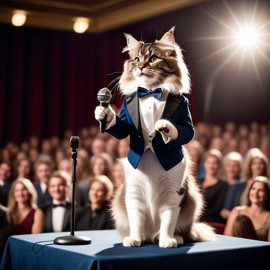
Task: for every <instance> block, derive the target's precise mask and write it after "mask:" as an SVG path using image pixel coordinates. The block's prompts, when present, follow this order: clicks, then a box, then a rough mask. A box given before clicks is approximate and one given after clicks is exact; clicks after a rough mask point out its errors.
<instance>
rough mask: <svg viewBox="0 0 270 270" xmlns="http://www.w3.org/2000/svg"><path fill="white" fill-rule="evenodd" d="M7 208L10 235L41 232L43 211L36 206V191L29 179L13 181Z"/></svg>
mask: <svg viewBox="0 0 270 270" xmlns="http://www.w3.org/2000/svg"><path fill="white" fill-rule="evenodd" d="M7 208H8V219H9V224H10V231H11V234H12V235H17V234H30V233H42V232H43V213H42V211H41V210H40V209H39V208H38V207H37V192H36V190H35V188H34V186H33V184H32V182H31V181H30V180H29V179H26V178H19V179H17V180H16V181H14V182H13V184H12V186H11V189H10V192H9V197H8V207H7Z"/></svg>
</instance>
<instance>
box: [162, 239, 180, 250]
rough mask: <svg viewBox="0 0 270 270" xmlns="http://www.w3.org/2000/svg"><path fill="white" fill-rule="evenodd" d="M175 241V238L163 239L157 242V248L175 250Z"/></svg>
mask: <svg viewBox="0 0 270 270" xmlns="http://www.w3.org/2000/svg"><path fill="white" fill-rule="evenodd" d="M177 244H178V243H177V240H176V239H175V238H165V239H163V240H159V247H161V248H175V247H177Z"/></svg>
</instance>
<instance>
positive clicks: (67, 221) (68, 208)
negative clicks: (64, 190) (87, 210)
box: [62, 203, 71, 232]
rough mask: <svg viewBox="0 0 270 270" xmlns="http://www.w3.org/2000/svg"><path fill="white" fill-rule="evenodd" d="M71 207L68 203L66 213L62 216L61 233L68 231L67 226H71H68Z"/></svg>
mask: <svg viewBox="0 0 270 270" xmlns="http://www.w3.org/2000/svg"><path fill="white" fill-rule="evenodd" d="M70 212H71V205H70V204H69V203H67V205H66V211H65V215H64V220H63V227H62V231H63V232H64V231H67V230H69V226H71V224H70V215H71V213H70Z"/></svg>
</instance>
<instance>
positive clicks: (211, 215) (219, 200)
mask: <svg viewBox="0 0 270 270" xmlns="http://www.w3.org/2000/svg"><path fill="white" fill-rule="evenodd" d="M221 160H222V153H221V152H220V151H219V150H217V149H210V150H209V151H208V152H206V153H205V156H204V162H203V165H204V170H205V177H204V178H202V179H199V184H200V186H201V189H202V192H203V194H204V198H205V211H204V213H203V215H202V217H201V219H202V220H203V221H206V222H208V223H225V220H224V219H223V218H222V217H221V215H220V211H221V209H222V208H223V204H224V201H225V196H226V193H227V190H228V187H229V185H228V183H227V182H226V181H224V180H222V179H221V178H220V177H219V169H220V167H221Z"/></svg>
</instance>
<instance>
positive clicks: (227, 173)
mask: <svg viewBox="0 0 270 270" xmlns="http://www.w3.org/2000/svg"><path fill="white" fill-rule="evenodd" d="M242 162H243V158H242V155H241V154H240V153H238V152H230V153H228V154H227V155H226V156H225V157H224V159H223V167H224V177H225V180H226V181H227V183H228V184H229V189H228V192H227V194H226V199H225V203H224V207H223V209H222V210H221V213H220V215H221V216H222V218H224V219H225V220H226V219H227V218H228V216H229V214H230V211H231V210H232V208H233V207H234V206H235V205H239V200H238V201H236V202H235V200H236V199H237V197H236V196H235V194H234V192H233V191H234V189H235V188H234V185H235V184H237V183H240V182H241V181H242V180H241V171H242Z"/></svg>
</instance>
